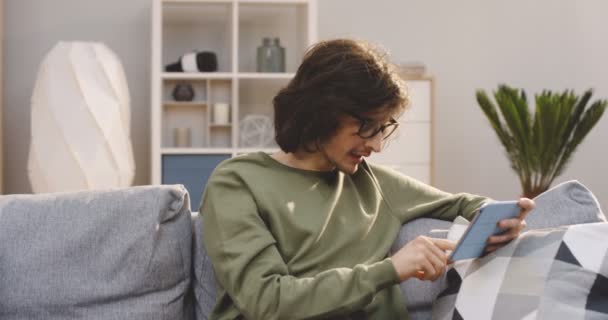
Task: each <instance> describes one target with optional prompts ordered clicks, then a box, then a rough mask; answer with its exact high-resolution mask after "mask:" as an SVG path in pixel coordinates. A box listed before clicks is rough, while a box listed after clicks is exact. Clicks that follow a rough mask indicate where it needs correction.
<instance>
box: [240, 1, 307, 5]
mask: <svg viewBox="0 0 608 320" xmlns="http://www.w3.org/2000/svg"><path fill="white" fill-rule="evenodd" d="M237 3H256V4H265V3H267V4H306V3H308V0H237Z"/></svg>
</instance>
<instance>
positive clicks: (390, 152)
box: [370, 76, 434, 185]
mask: <svg viewBox="0 0 608 320" xmlns="http://www.w3.org/2000/svg"><path fill="white" fill-rule="evenodd" d="M404 79H405V82H406V84H407V86H408V88H409V91H410V99H411V105H410V108H409V109H408V110H407V111H406V112H405V114H404V115H403V116H402V117H401V119H399V123H400V124H399V130H398V131H397V136H396V137H394V138H392V137H391V138H389V139H390V141H389V145H388V146H387V147H386V149H385V150H383V151H382V152H381V153H378V154H373V155H372V156H371V159H370V160H371V161H374V162H375V163H379V164H384V165H387V166H390V167H392V168H394V169H396V170H398V171H401V172H403V173H404V174H406V175H408V176H411V177H413V178H415V179H418V180H420V181H422V182H424V183H427V184H430V185H432V184H433V182H434V179H433V158H434V157H433V140H434V139H433V118H434V117H433V113H434V111H433V110H434V107H433V104H434V101H433V100H434V98H433V97H434V83H433V78H432V77H427V76H421V77H407V76H404Z"/></svg>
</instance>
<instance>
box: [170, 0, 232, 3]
mask: <svg viewBox="0 0 608 320" xmlns="http://www.w3.org/2000/svg"><path fill="white" fill-rule="evenodd" d="M162 1H163V3H167V4H174V3H177V4H182V3H183V4H191V3H227V4H230V3H232V2H234V0H162Z"/></svg>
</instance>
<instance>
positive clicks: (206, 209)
mask: <svg viewBox="0 0 608 320" xmlns="http://www.w3.org/2000/svg"><path fill="white" fill-rule="evenodd" d="M201 214H202V215H203V217H204V219H205V223H204V232H203V234H204V244H205V248H206V250H207V253H208V255H209V258H210V259H211V262H212V264H213V268H214V271H215V274H216V277H217V279H218V281H219V283H220V285H221V286H222V288H223V289H224V290H225V291H226V292H227V294H228V295H229V296H230V298H231V299H232V301H233V302H234V304H235V305H236V307H237V308H238V309H239V310H240V312H242V313H243V314H244V315H245V317H246V318H247V319H313V318H325V317H330V316H336V315H342V314H348V313H351V312H353V311H355V310H358V309H361V308H362V307H364V306H365V305H367V304H369V303H370V302H371V301H372V299H373V298H374V295H375V294H376V293H377V292H378V291H380V290H382V289H384V288H386V287H388V286H391V285H394V284H396V283H398V281H399V279H398V276H397V272H396V271H395V269H394V267H393V264H392V262H391V260H390V258H387V259H385V260H382V261H379V262H376V263H374V264H369V265H356V266H355V267H353V268H336V269H329V270H326V271H324V272H321V273H318V274H316V275H314V276H311V277H297V276H294V275H292V274H290V272H289V268H288V266H287V265H286V263H285V262H284V260H283V258H282V256H281V254H280V252H279V250H278V249H277V246H276V240H275V238H274V237H273V235H272V234H271V232H270V231H269V229H268V228H267V226H266V223H265V221H264V220H263V218H262V217H261V216H260V214H259V213H258V210H257V206H256V203H255V200H254V198H253V197H252V195H251V193H250V192H249V190H248V189H247V187H246V185H245V183H243V182H242V181H241V180H240V178H239V176H238V175H237V174H235V173H234V172H230V171H229V170H216V172H215V173H214V174H213V176H212V177H211V179H210V180H209V183H208V185H207V189H206V191H205V196H204V204H203V207H202V208H201ZM220 307H221V306H220Z"/></svg>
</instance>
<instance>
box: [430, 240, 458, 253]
mask: <svg viewBox="0 0 608 320" xmlns="http://www.w3.org/2000/svg"><path fill="white" fill-rule="evenodd" d="M429 239H431V241H433V243H434V244H435V245H436V246H437V247H439V249H441V250H444V251H445V250H452V251H453V250H454V249H456V242H454V241H451V240H447V239H437V238H429Z"/></svg>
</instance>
